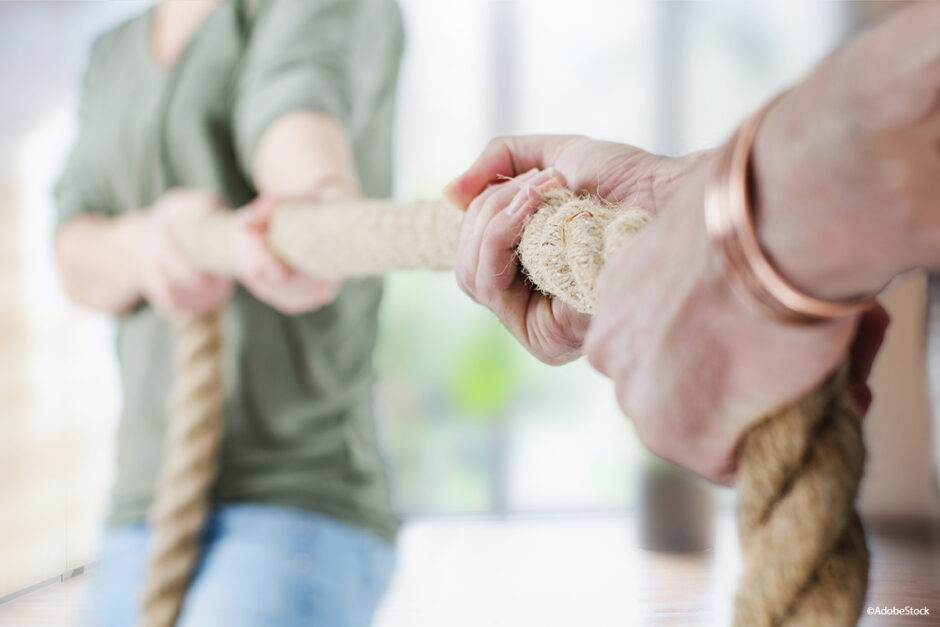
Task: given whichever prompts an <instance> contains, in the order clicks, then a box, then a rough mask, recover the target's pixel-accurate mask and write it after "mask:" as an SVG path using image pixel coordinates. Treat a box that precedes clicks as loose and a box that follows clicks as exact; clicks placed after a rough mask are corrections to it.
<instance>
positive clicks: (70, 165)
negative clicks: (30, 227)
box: [54, 40, 117, 230]
mask: <svg viewBox="0 0 940 627" xmlns="http://www.w3.org/2000/svg"><path fill="white" fill-rule="evenodd" d="M101 48H102V45H101V40H98V41H97V42H96V43H95V45H94V46H93V47H92V50H91V53H90V54H89V57H88V65H87V67H86V69H85V76H84V79H83V81H82V91H81V96H80V100H79V109H78V136H77V138H76V140H75V143H74V144H73V145H72V149H71V152H70V153H69V156H68V158H67V160H66V162H65V167H64V168H63V170H62V173H61V174H60V175H59V179H58V181H57V182H56V185H55V192H54V193H55V201H56V230H58V229H59V228H61V227H62V225H64V224H65V223H66V222H68V221H69V220H71V219H72V218H74V217H76V216H78V215H82V214H98V215H114V214H115V213H116V212H117V208H116V207H115V206H114V202H113V197H112V195H111V194H110V193H109V190H108V186H107V178H106V173H107V167H106V165H105V163H104V157H103V155H102V154H101V151H100V146H99V144H98V142H96V141H95V137H96V129H95V118H96V116H100V114H101V111H100V106H101V104H102V103H101V102H100V100H101V89H102V87H103V85H105V84H106V82H107V79H106V76H105V72H106V70H105V68H104V67H103V63H104V59H103V53H102V50H101Z"/></svg>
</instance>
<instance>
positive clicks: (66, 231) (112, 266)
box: [55, 213, 141, 313]
mask: <svg viewBox="0 0 940 627" xmlns="http://www.w3.org/2000/svg"><path fill="white" fill-rule="evenodd" d="M140 221H141V218H140V217H139V216H138V215H137V214H136V213H129V214H125V215H124V216H121V217H117V218H106V217H100V216H80V217H77V218H74V219H72V220H71V221H69V222H68V223H67V224H65V225H64V226H63V227H62V229H61V230H60V231H59V233H58V235H57V236H56V246H55V247H56V256H57V258H58V264H59V270H60V273H61V276H62V281H63V284H64V286H65V289H66V291H67V292H68V294H69V296H70V297H71V298H72V299H73V300H74V301H76V302H78V303H80V304H82V305H85V306H88V307H91V308H93V309H98V310H101V311H106V312H110V313H122V312H125V311H127V310H129V309H130V308H132V307H133V306H134V305H136V304H137V302H138V301H139V300H140V299H141V286H140V276H139V274H140V273H139V271H138V264H137V262H136V252H137V250H138V248H139V244H140V242H139V240H140V237H139V234H140V231H141V226H140Z"/></svg>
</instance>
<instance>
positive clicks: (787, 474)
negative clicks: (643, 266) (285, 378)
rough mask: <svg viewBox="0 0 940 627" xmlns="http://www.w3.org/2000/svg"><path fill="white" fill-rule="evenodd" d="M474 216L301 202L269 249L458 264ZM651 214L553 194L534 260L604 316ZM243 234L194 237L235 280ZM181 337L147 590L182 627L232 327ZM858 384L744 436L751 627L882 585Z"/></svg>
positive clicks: (533, 232) (789, 621)
mask: <svg viewBox="0 0 940 627" xmlns="http://www.w3.org/2000/svg"><path fill="white" fill-rule="evenodd" d="M462 215H463V214H462V213H461V212H459V211H458V210H456V209H454V208H452V207H449V206H446V205H441V204H434V203H419V204H409V205H402V204H394V203H391V202H384V201H359V202H355V203H332V204H321V205H317V206H316V207H310V206H305V205H300V204H286V205H284V206H281V207H279V208H278V209H277V211H275V213H274V214H273V216H272V220H271V225H270V228H269V233H268V243H269V245H270V247H271V249H272V250H273V251H274V252H275V253H276V254H277V255H278V256H279V257H281V258H282V259H283V260H284V261H285V263H287V264H288V265H290V266H291V267H293V268H296V269H298V270H300V271H304V272H308V273H312V274H316V273H323V274H334V275H342V276H362V275H379V274H384V273H386V272H389V271H391V270H398V269H406V268H427V269H447V268H451V267H452V266H453V262H454V254H455V249H456V236H457V227H458V225H459V222H460V219H461V217H462ZM649 220H650V215H649V214H647V213H645V212H643V211H641V210H639V209H628V210H615V209H614V208H612V207H610V206H607V205H604V204H601V203H599V202H598V201H596V200H593V199H589V198H580V197H576V196H575V195H573V194H572V193H571V192H568V191H567V190H557V191H552V192H550V193H549V194H548V195H547V196H546V197H545V199H544V200H543V203H542V204H541V206H540V208H539V210H538V212H537V213H536V214H535V215H534V216H533V217H532V218H530V219H529V221H528V222H527V223H526V227H525V230H524V233H523V236H522V242H521V243H520V245H519V248H518V251H519V256H520V261H521V263H522V266H523V268H524V270H525V272H526V273H527V275H528V276H529V278H530V279H531V280H532V282H533V283H534V284H535V286H536V287H537V288H538V289H541V290H543V291H545V292H546V293H549V294H552V295H554V296H556V297H558V298H561V299H563V300H564V301H566V302H568V303H570V304H571V305H572V306H574V307H575V308H577V309H578V310H580V311H584V312H592V311H593V309H594V280H595V278H596V276H597V273H598V271H599V270H600V268H601V266H602V265H603V263H604V261H605V260H606V259H607V258H609V257H610V255H611V254H612V253H613V252H614V251H615V250H617V249H618V248H619V247H620V245H621V244H623V243H624V242H625V241H626V240H627V239H628V238H629V237H630V236H631V235H632V234H633V233H635V232H636V231H637V230H639V229H640V228H642V227H643V225H645V224H646V223H647V222H649ZM233 229H234V222H233V218H232V216H231V215H230V214H220V215H216V216H212V217H209V218H204V219H200V220H199V221H197V222H193V223H192V224H189V225H187V227H186V228H185V229H183V231H182V232H181V233H180V240H181V244H182V246H183V249H184V250H185V252H186V254H187V255H188V256H189V257H191V259H192V260H193V261H194V262H195V263H196V264H197V265H199V266H200V267H201V268H203V269H204V270H206V271H209V272H213V273H217V274H228V275H230V274H232V260H231V252H230V250H231V241H232V238H231V234H232V230H233ZM176 341H177V347H178V352H179V355H180V357H179V361H178V362H177V372H176V390H175V394H174V399H175V400H174V404H173V408H172V411H171V416H170V426H169V429H168V436H167V437H168V440H167V446H166V458H165V459H164V471H163V473H162V474H161V478H160V484H159V486H158V491H157V498H156V502H155V506H154V511H153V514H152V520H153V524H154V533H155V536H156V543H155V550H154V553H153V555H152V557H151V563H150V569H149V571H148V579H147V584H146V588H145V590H146V591H145V596H144V605H143V607H144V625H146V627H170V626H171V625H173V623H174V622H175V620H176V616H177V615H178V613H179V609H180V607H181V606H182V602H183V598H184V595H185V589H186V585H187V583H188V580H189V578H190V577H191V574H192V570H193V568H194V567H195V564H196V563H197V562H198V558H199V554H200V551H199V548H200V547H199V531H200V528H201V525H202V524H203V521H204V520H205V517H206V513H207V511H208V509H209V505H210V504H209V500H208V494H209V492H210V488H211V486H212V483H213V481H214V477H215V469H216V465H217V462H218V460H217V456H218V441H219V437H220V434H221V432H222V419H221V413H220V407H221V395H222V386H221V383H220V381H221V379H220V377H219V365H218V364H219V350H220V349H221V342H220V341H219V330H218V318H217V317H204V318H197V319H193V320H189V321H186V322H184V323H182V324H180V325H179V326H178V327H177V340H176ZM845 379H846V375H845V369H844V368H843V369H841V370H839V371H838V372H836V373H835V374H834V375H832V376H831V377H830V378H829V379H827V380H826V382H824V384H823V385H821V386H820V387H819V388H818V389H816V390H815V391H814V392H812V393H811V394H809V395H808V396H806V397H805V398H803V399H800V400H799V401H797V402H795V403H793V404H791V405H788V406H786V407H783V408H781V409H779V410H777V411H775V412H773V413H771V414H770V415H768V416H766V417H763V419H762V420H760V421H759V422H758V423H756V426H755V427H753V428H752V429H751V430H750V431H749V432H748V433H747V434H745V436H744V437H743V438H742V441H741V443H740V446H739V454H738V474H737V487H738V530H739V536H740V543H741V548H742V558H743V561H744V567H743V575H742V578H741V581H740V585H739V589H738V594H737V598H736V608H735V625H736V626H737V627H764V626H767V627H771V626H773V627H780V626H785V627H803V626H813V627H829V626H833V627H836V626H838V627H841V626H848V625H854V624H855V622H856V621H857V619H858V616H859V614H860V612H861V607H862V602H863V600H864V596H865V590H866V587H867V576H868V552H867V549H866V547H865V538H864V534H863V532H862V528H861V524H860V522H859V518H858V514H857V513H856V511H855V507H854V500H855V495H856V492H857V489H858V484H859V481H860V480H861V475H862V470H863V466H864V447H863V444H862V436H861V431H860V416H859V412H858V409H857V408H856V407H855V405H854V404H853V403H852V401H851V399H850V397H849V396H848V394H847V392H846V385H845Z"/></svg>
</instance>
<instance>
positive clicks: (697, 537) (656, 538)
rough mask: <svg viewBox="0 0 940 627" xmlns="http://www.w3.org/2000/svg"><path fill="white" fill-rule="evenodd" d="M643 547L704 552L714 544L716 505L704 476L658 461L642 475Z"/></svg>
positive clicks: (641, 515) (641, 534)
mask: <svg viewBox="0 0 940 627" xmlns="http://www.w3.org/2000/svg"><path fill="white" fill-rule="evenodd" d="M639 496H640V503H639V507H638V511H639V517H640V525H639V532H640V538H639V541H640V546H641V547H642V548H644V549H649V550H652V551H672V552H688V551H704V550H706V549H709V548H711V547H712V546H713V544H714V521H715V507H714V495H713V494H712V489H711V487H710V486H709V485H708V484H707V483H705V481H703V480H702V479H699V478H698V477H696V476H694V475H692V474H691V473H689V472H686V471H685V470H682V469H680V468H678V467H676V466H673V465H671V464H667V463H665V462H662V461H659V460H656V461H654V462H652V463H647V464H644V468H643V470H642V472H641V474H640V490H639Z"/></svg>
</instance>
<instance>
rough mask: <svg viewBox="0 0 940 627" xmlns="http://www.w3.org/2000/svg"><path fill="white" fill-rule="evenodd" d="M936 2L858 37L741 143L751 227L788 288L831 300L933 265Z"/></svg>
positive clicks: (937, 181)
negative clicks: (749, 163)
mask: <svg viewBox="0 0 940 627" xmlns="http://www.w3.org/2000/svg"><path fill="white" fill-rule="evenodd" d="M937 32H940V5H935V4H923V5H919V6H915V7H912V8H911V9H908V10H906V11H903V12H901V13H900V14H898V15H896V16H895V17H894V18H893V19H890V20H888V21H886V22H884V23H882V24H880V25H879V26H877V27H875V28H873V29H872V30H870V31H868V32H866V33H864V34H863V35H861V36H859V37H858V38H857V39H855V40H853V41H852V42H850V43H849V44H848V45H846V46H845V47H844V48H843V49H841V50H840V51H839V52H837V53H836V54H835V55H833V56H832V57H831V58H829V59H827V60H826V61H825V62H823V63H822V64H821V65H820V66H819V67H818V68H817V70H816V71H815V72H813V74H812V75H810V76H809V77H808V78H807V79H806V80H805V81H803V82H802V83H801V84H799V85H798V86H796V88H795V89H794V90H792V91H791V92H790V93H788V94H787V95H786V96H785V97H784V98H783V99H781V101H780V102H779V103H778V104H777V105H776V106H775V107H774V109H773V110H771V111H770V112H769V113H768V115H767V117H766V118H765V120H764V123H763V125H762V127H761V130H760V132H759V134H758V137H757V141H756V143H755V147H754V153H753V168H754V175H755V191H756V196H755V201H756V202H755V207H756V213H757V228H758V235H759V238H760V240H761V242H762V244H763V245H764V248H765V250H766V252H767V254H768V256H769V257H770V258H771V260H772V261H773V262H774V264H775V265H776V266H777V267H778V269H779V270H780V271H781V272H782V273H783V274H784V276H786V277H787V278H788V279H789V280H790V281H791V282H793V283H794V284H795V285H796V286H797V287H799V288H801V289H803V290H805V291H807V292H809V293H811V294H814V295H816V296H820V297H825V298H834V299H841V298H847V297H851V296H855V295H858V294H862V293H866V292H870V291H872V290H876V289H878V288H880V287H881V286H882V285H884V284H885V283H886V282H887V281H889V280H890V279H891V278H893V277H894V276H895V275H896V274H898V273H900V272H903V271H905V270H907V269H910V268H912V267H916V266H928V267H936V266H937V265H938V264H940V212H937V211H936V210H935V209H934V204H935V199H936V198H940V159H938V151H937V146H938V144H940V100H938V99H937V95H936V94H937V92H936V90H937V86H938V85H940V39H938V38H937V36H936V33H937Z"/></svg>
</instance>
